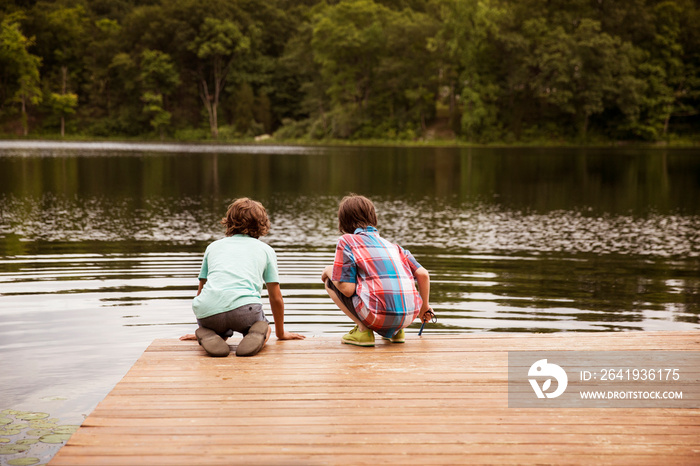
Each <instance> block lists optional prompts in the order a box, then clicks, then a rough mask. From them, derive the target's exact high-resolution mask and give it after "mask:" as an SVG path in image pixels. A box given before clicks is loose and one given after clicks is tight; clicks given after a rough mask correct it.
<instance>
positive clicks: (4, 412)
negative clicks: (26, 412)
mask: <svg viewBox="0 0 700 466" xmlns="http://www.w3.org/2000/svg"><path fill="white" fill-rule="evenodd" d="M0 414H11V415H13V416H14V415H15V414H17V411H16V410H14V409H3V410H2V411H0Z"/></svg>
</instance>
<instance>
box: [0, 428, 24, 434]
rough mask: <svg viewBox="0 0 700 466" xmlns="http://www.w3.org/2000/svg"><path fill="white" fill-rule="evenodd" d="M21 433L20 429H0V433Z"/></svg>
mask: <svg viewBox="0 0 700 466" xmlns="http://www.w3.org/2000/svg"><path fill="white" fill-rule="evenodd" d="M20 433H22V429H0V435H17V434H20Z"/></svg>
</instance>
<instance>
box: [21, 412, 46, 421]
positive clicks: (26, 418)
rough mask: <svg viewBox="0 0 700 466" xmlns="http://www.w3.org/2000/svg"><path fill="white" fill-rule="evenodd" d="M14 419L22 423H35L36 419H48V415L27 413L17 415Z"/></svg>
mask: <svg viewBox="0 0 700 466" xmlns="http://www.w3.org/2000/svg"><path fill="white" fill-rule="evenodd" d="M15 417H16V418H17V419H21V420H23V421H35V420H37V419H46V418H47V417H49V414H48V413H32V412H27V413H22V414H18V415H16V416H15Z"/></svg>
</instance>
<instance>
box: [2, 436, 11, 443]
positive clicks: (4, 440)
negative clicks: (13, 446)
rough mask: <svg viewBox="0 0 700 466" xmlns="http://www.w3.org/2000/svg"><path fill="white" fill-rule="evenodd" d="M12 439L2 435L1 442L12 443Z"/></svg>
mask: <svg viewBox="0 0 700 466" xmlns="http://www.w3.org/2000/svg"><path fill="white" fill-rule="evenodd" d="M11 441H12V440H10V439H9V438H2V437H0V443H10V442H11Z"/></svg>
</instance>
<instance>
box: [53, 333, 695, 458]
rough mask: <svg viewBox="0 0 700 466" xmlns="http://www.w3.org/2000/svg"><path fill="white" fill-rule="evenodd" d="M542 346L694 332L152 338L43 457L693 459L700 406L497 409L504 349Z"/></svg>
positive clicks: (673, 346) (687, 341) (665, 347)
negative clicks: (218, 352)
mask: <svg viewBox="0 0 700 466" xmlns="http://www.w3.org/2000/svg"><path fill="white" fill-rule="evenodd" d="M237 342H238V340H235V339H232V340H231V341H230V344H231V346H232V347H235V346H236V344H237ZM543 348H546V349H547V350H550V351H555V350H562V351H564V350H567V351H570V350H600V349H605V350H624V351H648V350H655V351H693V352H697V351H700V333H698V332H627V333H621V332H617V333H604V334H579V333H557V334H536V335H533V334H496V333H494V334H490V333H489V334H483V333H482V334H469V335H430V337H429V338H428V337H423V338H419V337H417V335H415V334H409V335H407V341H406V343H405V344H403V345H396V344H390V343H387V342H384V341H381V340H378V341H377V346H376V347H375V348H355V347H348V346H346V345H342V344H340V343H339V337H321V338H309V339H307V340H306V341H303V342H291V341H290V342H282V341H273V342H271V344H269V345H268V346H267V347H266V348H265V349H264V350H263V351H262V352H261V353H260V354H259V355H257V356H255V357H254V358H236V357H234V356H230V357H228V358H209V357H207V356H206V355H205V353H204V352H203V350H202V349H201V348H199V347H198V346H197V344H196V343H194V342H181V341H178V340H156V341H154V342H153V343H152V344H151V345H150V346H149V348H148V349H147V350H146V351H145V352H144V354H143V355H142V357H141V358H140V359H139V360H138V361H137V362H136V363H135V364H134V366H133V367H132V368H131V370H130V371H129V372H128V373H127V375H126V376H125V377H124V378H123V380H122V381H121V382H120V383H119V384H117V386H116V387H115V388H114V390H113V391H112V392H111V393H110V394H109V395H108V396H107V397H106V398H105V400H103V401H102V403H100V404H99V405H98V407H97V408H96V409H95V410H94V411H93V413H92V414H91V415H90V416H89V417H88V418H87V419H86V420H85V422H84V423H83V426H81V428H80V429H79V430H78V432H77V433H76V434H74V435H73V436H72V437H71V439H70V440H69V441H68V443H67V445H66V446H64V447H63V448H62V449H61V450H60V451H59V452H58V454H57V455H56V456H55V457H54V458H53V459H52V461H51V463H50V464H56V465H63V464H72V465H81V464H89V465H94V464H103V465H110V464H120V465H134V464H139V465H149V464H173V465H179V464H188V465H190V464H212V465H214V464H231V463H232V462H235V463H237V464H304V465H306V464H369V463H371V464H467V463H483V464H489V463H490V464H535V463H562V462H566V463H570V464H640V465H646V464H659V463H661V462H663V463H670V464H698V463H700V409H659V408H656V409H649V408H646V409H632V408H605V409H571V408H569V409H542V410H532V409H516V408H508V407H507V405H508V387H507V379H508V375H507V369H508V351H535V350H542V349H543ZM684 374H685V375H686V376H687V379H685V380H684V383H685V385H684V386H691V385H692V384H694V383H696V382H697V381H700V368H698V370H697V371H694V370H693V371H692V373H690V372H687V371H686V372H684ZM679 386H680V385H679ZM234 458H235V460H234Z"/></svg>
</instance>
